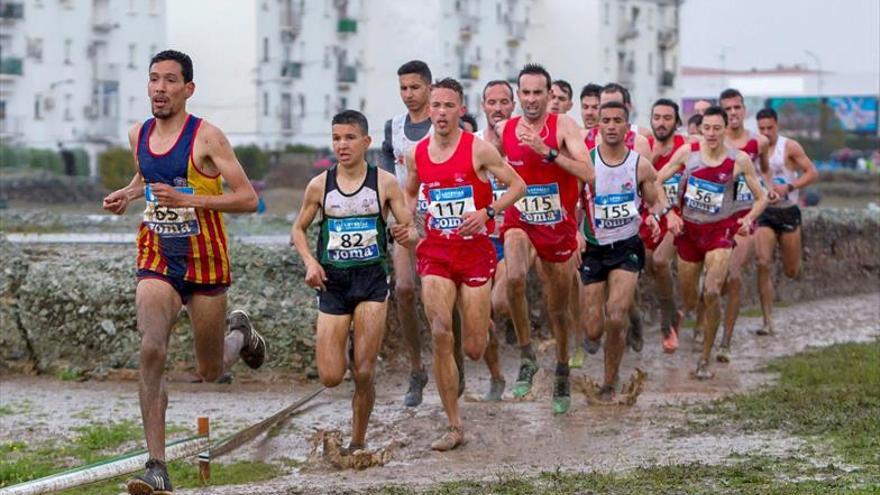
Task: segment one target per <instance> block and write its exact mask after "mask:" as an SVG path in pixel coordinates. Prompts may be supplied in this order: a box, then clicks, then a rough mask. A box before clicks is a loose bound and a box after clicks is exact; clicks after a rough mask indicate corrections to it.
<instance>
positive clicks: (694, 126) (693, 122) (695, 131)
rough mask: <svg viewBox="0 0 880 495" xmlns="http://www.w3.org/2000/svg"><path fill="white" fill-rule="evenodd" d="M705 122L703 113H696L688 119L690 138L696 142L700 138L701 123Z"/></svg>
mask: <svg viewBox="0 0 880 495" xmlns="http://www.w3.org/2000/svg"><path fill="white" fill-rule="evenodd" d="M702 123H703V115H702V114H699V113H695V114H693V115H691V118H689V119H688V140H689V141H690V142H692V143H695V142H697V141H699V140H700V124H702Z"/></svg>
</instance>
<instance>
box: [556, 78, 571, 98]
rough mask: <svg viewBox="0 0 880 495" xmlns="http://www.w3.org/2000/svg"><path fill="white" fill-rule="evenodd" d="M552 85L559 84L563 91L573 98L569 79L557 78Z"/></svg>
mask: <svg viewBox="0 0 880 495" xmlns="http://www.w3.org/2000/svg"><path fill="white" fill-rule="evenodd" d="M551 86H559V87H560V88H562V91H564V92H565V94H567V95H568V99H569V100H570V99H571V96H572V94H573V93H572V91H571V84H568V81H566V80H564V79H557V80H555V81H553V84H552V85H551Z"/></svg>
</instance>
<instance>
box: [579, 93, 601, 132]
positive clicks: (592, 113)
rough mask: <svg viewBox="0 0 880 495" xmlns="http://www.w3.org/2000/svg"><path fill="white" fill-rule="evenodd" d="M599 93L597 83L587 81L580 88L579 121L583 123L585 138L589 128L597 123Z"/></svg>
mask: <svg viewBox="0 0 880 495" xmlns="http://www.w3.org/2000/svg"><path fill="white" fill-rule="evenodd" d="M601 93H602V86H599V85H598V84H593V83H589V84H586V85H584V87H583V88H581V121H582V122H583V123H584V131H583V135H584V139H585V140H586V138H587V133H589V132H590V129H592V128H594V127H596V126H597V125H599V95H600V94H601ZM584 142H586V141H584Z"/></svg>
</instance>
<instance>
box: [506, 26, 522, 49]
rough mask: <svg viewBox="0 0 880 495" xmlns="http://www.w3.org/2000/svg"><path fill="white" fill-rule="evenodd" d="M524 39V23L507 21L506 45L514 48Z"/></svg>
mask: <svg viewBox="0 0 880 495" xmlns="http://www.w3.org/2000/svg"><path fill="white" fill-rule="evenodd" d="M525 39H526V23H525V22H513V21H510V22H508V23H507V46H508V47H510V48H516V47H518V46H519V44H520V43H521V42H523V41H524V40H525Z"/></svg>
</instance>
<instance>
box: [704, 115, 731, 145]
mask: <svg viewBox="0 0 880 495" xmlns="http://www.w3.org/2000/svg"><path fill="white" fill-rule="evenodd" d="M725 129H726V126H725V125H724V118H723V117H721V116H720V115H710V116H708V117H706V116H704V117H703V123H702V124H701V125H700V132H701V133H702V135H703V142H704V143H706V146H708V147H709V148H711V149H713V150H714V149H718V147H719V146H721V145H722V144H723V143H724V131H725Z"/></svg>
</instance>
